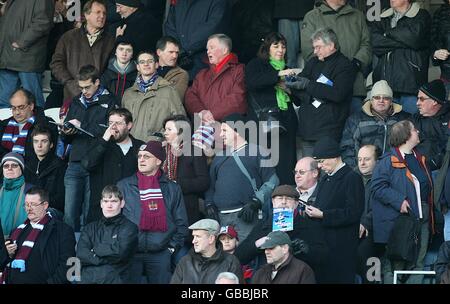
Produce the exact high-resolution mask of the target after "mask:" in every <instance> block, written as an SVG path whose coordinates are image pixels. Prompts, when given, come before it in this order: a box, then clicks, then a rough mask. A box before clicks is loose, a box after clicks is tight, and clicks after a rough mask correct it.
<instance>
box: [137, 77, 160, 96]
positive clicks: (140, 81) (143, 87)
mask: <svg viewBox="0 0 450 304" xmlns="http://www.w3.org/2000/svg"><path fill="white" fill-rule="evenodd" d="M158 76H159V75H158V73H155V74H154V75H153V76H152V77H151V78H150V79H149V80H147V81H145V80H144V78H142V75H139V76H138V77H137V78H136V84H137V87H138V90H139V92H141V93H146V92H147V91H148V89H149V88H150V86H151V85H152V84H154V83H155V81H156V79H158Z"/></svg>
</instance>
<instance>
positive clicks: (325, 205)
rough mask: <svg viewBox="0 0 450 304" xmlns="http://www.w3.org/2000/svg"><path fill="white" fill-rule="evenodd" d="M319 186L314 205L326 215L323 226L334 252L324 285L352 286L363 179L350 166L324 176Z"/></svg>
mask: <svg viewBox="0 0 450 304" xmlns="http://www.w3.org/2000/svg"><path fill="white" fill-rule="evenodd" d="M317 187H318V189H317V198H316V201H315V202H314V204H313V205H314V206H315V207H317V208H319V209H320V210H322V212H323V218H322V220H321V223H322V227H323V228H324V230H325V239H326V243H327V245H328V248H329V249H330V252H331V254H330V256H329V259H328V261H327V262H326V263H325V264H326V265H325V267H324V270H325V271H324V279H323V283H353V282H354V280H355V273H356V249H357V246H358V240H359V239H358V232H359V223H360V218H361V213H362V211H363V209H364V185H363V182H362V179H361V177H360V176H359V175H358V174H357V173H356V172H354V171H353V170H352V169H351V168H350V167H349V166H344V167H342V168H341V169H339V170H338V171H337V172H336V173H335V174H334V175H332V176H329V175H325V176H323V178H322V179H321V180H320V181H319V184H318V185H317Z"/></svg>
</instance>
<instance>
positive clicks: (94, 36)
mask: <svg viewBox="0 0 450 304" xmlns="http://www.w3.org/2000/svg"><path fill="white" fill-rule="evenodd" d="M102 32H103V30H99V31H97V32H95V33H93V34H89V32H88V30H87V29H86V36H87V39H88V41H89V46H90V47H92V46H93V45H94V43H95V41H97V39H98V37H100V34H101V33H102Z"/></svg>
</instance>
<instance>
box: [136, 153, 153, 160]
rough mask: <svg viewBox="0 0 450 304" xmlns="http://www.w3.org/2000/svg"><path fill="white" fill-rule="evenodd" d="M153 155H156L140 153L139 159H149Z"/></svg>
mask: <svg viewBox="0 0 450 304" xmlns="http://www.w3.org/2000/svg"><path fill="white" fill-rule="evenodd" d="M152 157H154V156H152V155H148V154H138V159H141V158H143V159H144V160H149V159H150V158H152Z"/></svg>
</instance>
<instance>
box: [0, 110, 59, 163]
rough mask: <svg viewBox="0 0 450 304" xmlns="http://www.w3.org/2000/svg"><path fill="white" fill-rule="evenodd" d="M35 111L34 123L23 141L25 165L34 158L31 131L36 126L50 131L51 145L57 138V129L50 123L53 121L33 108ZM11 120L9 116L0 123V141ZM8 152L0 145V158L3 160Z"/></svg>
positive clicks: (52, 150) (42, 112) (53, 149)
mask: <svg viewBox="0 0 450 304" xmlns="http://www.w3.org/2000/svg"><path fill="white" fill-rule="evenodd" d="M35 109H36V110H35V111H34V117H35V121H34V124H33V126H31V128H30V129H29V130H28V133H27V138H26V140H25V152H24V153H25V155H24V158H25V163H26V162H28V160H29V159H32V158H34V157H35V153H34V148H33V138H31V133H33V130H34V128H35V127H36V126H37V125H42V126H45V127H46V128H48V129H50V132H51V137H52V142H53V143H56V141H57V138H58V129H57V127H56V125H54V124H51V123H50V121H53V119H52V118H50V117H47V116H45V114H44V111H43V110H42V109H41V108H36V107H35ZM11 119H14V118H13V117H12V116H11V117H10V118H8V119H5V120H2V121H0V141H1V138H2V137H3V133H4V132H5V128H6V126H7V125H8V122H9V121H10V120H11ZM54 151H55V147H53V148H52V149H50V152H54ZM8 152H11V151H9V150H7V149H6V148H5V147H3V146H2V145H1V144H0V157H1V158H3V156H4V155H5V154H6V153H8Z"/></svg>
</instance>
